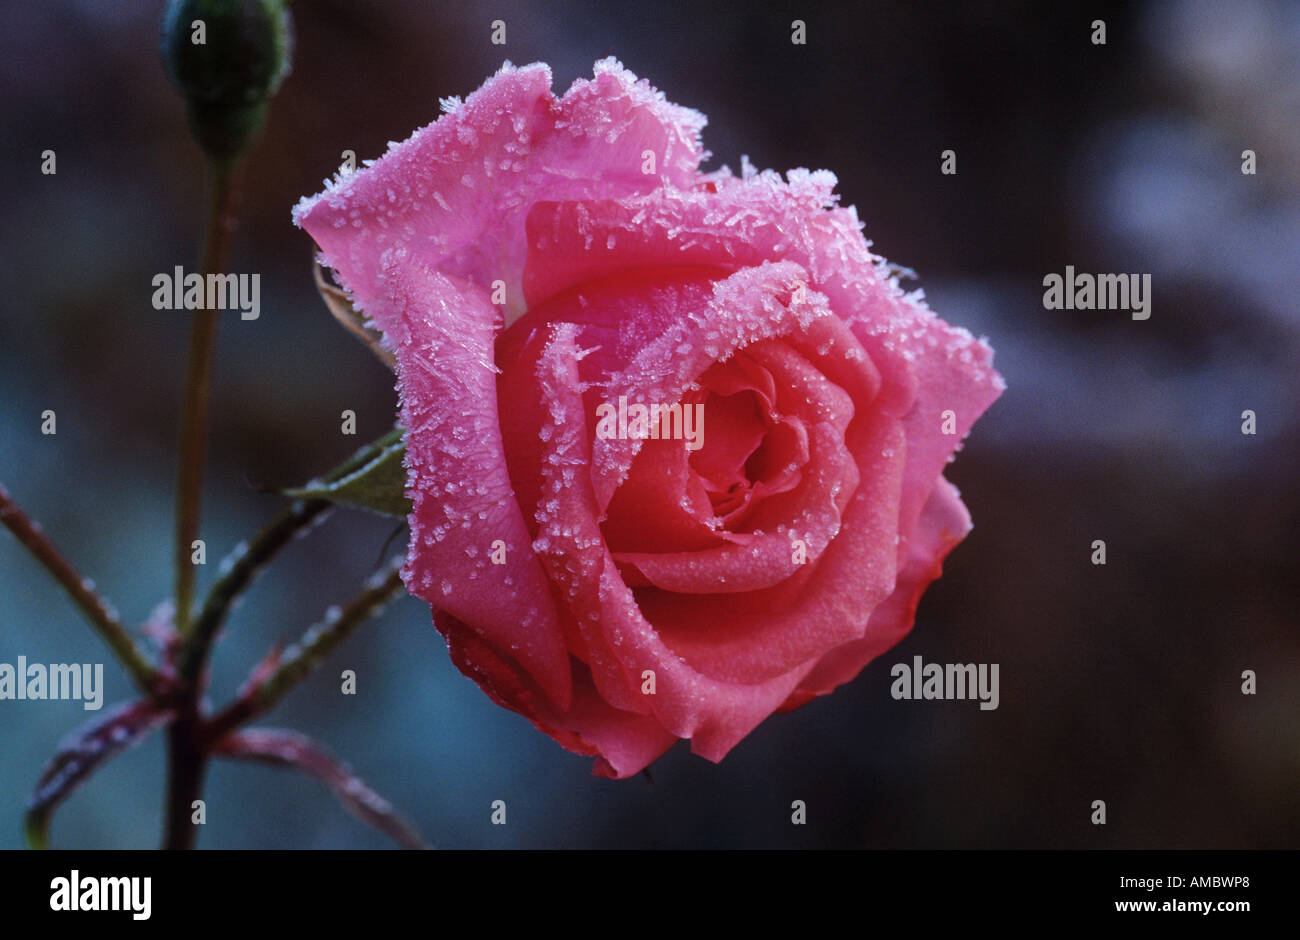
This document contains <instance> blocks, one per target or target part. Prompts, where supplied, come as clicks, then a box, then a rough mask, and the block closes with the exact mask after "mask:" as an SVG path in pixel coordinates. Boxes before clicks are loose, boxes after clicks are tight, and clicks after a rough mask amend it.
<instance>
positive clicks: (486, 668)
mask: <svg viewBox="0 0 1300 940" xmlns="http://www.w3.org/2000/svg"><path fill="white" fill-rule="evenodd" d="M434 623H435V624H436V625H437V627H438V629H439V630H441V631H442V633H443V635H444V636H445V637H446V638H447V648H448V649H449V650H450V651H451V658H452V662H454V663H455V664H456V667H457V668H458V669H460V671H461V672H463V673H465V675H467V676H469V677H470V678H471V679H473V680H474V681H475V682H477V683H478V684H479V686H480V687H481V688H482V689H483V691H485V692H486V693H487V694H488V696H489V697H490V698H491V699H492V700H493V701H494V702H496V703H497V704H498V705H501V706H503V707H505V708H509V709H510V710H511V711H515V712H518V713H519V714H521V715H523V716H524V717H525V718H527V719H528V720H529V721H531V722H532V723H533V725H534V726H535V727H537V729H538V730H540V731H542V732H544V733H546V734H548V735H550V736H551V737H553V738H554V739H555V740H556V741H558V742H559V743H560V744H561V745H562V746H563V747H566V748H568V749H569V750H570V751H573V752H575V753H577V754H585V755H587V756H589V757H595V758H596V763H595V766H594V767H593V768H592V773H594V774H595V775H596V776H598V777H614V778H623V777H630V776H632V775H633V774H635V773H637V772H638V771H640V770H641V769H642V768H644V767H647V766H649V765H650V764H651V763H652V762H653V761H655V760H656V759H657V758H659V757H660V756H661V755H662V754H663V753H664V751H666V750H668V749H669V748H670V747H672V746H673V745H674V744H676V743H677V738H675V737H673V735H671V734H669V733H668V732H667V731H665V730H664V728H663V726H662V725H660V724H659V722H658V721H656V720H655V719H654V718H652V717H650V716H649V715H638V714H634V713H632V712H626V711H620V710H618V709H616V708H612V707H610V705H609V704H608V703H607V702H606V701H605V700H604V699H603V698H601V696H600V695H599V693H597V691H596V690H595V688H594V687H593V686H592V684H591V678H590V677H589V676H588V675H586V670H585V669H583V668H582V667H581V665H579V666H578V667H577V668H576V669H575V670H574V672H575V681H574V688H573V703H572V705H571V706H570V707H569V708H568V709H566V710H565V711H560V710H558V709H557V708H556V707H555V706H554V705H552V704H551V702H550V700H549V699H547V698H546V697H545V696H541V695H538V694H536V692H535V691H534V689H533V687H532V683H531V680H530V679H529V677H528V676H526V675H524V674H522V673H521V672H520V671H519V670H518V668H517V667H516V666H514V665H513V664H512V663H510V662H509V661H508V660H505V659H502V658H501V657H500V656H499V655H498V654H497V652H496V651H495V650H494V649H493V648H492V647H491V646H489V645H487V644H486V643H484V642H483V640H482V639H481V638H480V637H479V636H478V635H477V634H476V633H475V632H474V631H473V630H471V629H470V628H469V627H466V626H465V625H464V624H463V623H461V622H460V621H458V620H456V619H455V618H454V617H450V616H447V615H445V614H439V615H437V616H436V617H435V618H434Z"/></svg>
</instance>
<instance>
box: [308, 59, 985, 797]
mask: <svg viewBox="0 0 1300 940" xmlns="http://www.w3.org/2000/svg"><path fill="white" fill-rule="evenodd" d="M550 85H551V75H550V70H549V69H548V68H547V67H546V66H545V65H530V66H527V67H525V68H519V69H516V68H513V67H511V66H509V65H507V66H506V67H505V68H503V69H502V70H501V71H500V72H499V73H498V74H496V75H495V76H493V77H492V78H491V79H490V80H489V81H488V82H487V83H486V84H485V85H484V86H483V87H482V88H480V89H479V90H478V91H477V92H475V93H474V94H473V95H471V96H470V97H469V100H468V101H466V102H465V103H464V104H460V103H458V102H451V103H450V104H449V105H448V106H447V111H448V113H447V114H446V115H445V116H443V117H442V118H440V119H439V120H438V121H436V122H435V123H433V124H431V125H429V126H428V127H425V128H423V129H421V130H419V131H417V132H416V133H415V134H414V135H412V136H411V137H410V138H409V139H408V140H406V141H405V142H404V143H401V144H397V145H395V146H393V147H392V148H390V150H389V151H388V153H387V154H386V155H385V156H384V157H383V158H382V159H380V160H378V161H376V162H375V163H374V164H373V165H372V166H370V167H368V168H366V169H362V170H359V171H357V172H355V173H352V174H349V175H343V176H341V177H339V178H338V179H336V180H335V181H334V182H333V183H332V184H330V185H329V186H328V188H327V189H326V190H325V192H323V193H321V194H320V195H318V196H315V197H312V198H310V199H305V200H304V201H303V202H302V203H301V204H300V205H299V206H298V207H297V210H296V212H295V219H296V220H297V222H298V223H299V224H300V225H301V226H302V227H303V228H305V229H306V230H307V231H308V232H309V233H311V235H312V236H313V238H315V240H316V242H317V243H318V244H319V245H320V248H321V253H322V257H323V260H324V262H325V263H326V264H328V265H329V266H330V267H332V268H333V269H334V270H335V272H336V273H337V275H338V277H339V279H340V281H341V283H342V284H343V285H344V286H345V287H347V288H348V289H349V290H350V291H351V292H352V294H353V297H354V299H355V301H356V303H357V305H358V306H359V307H360V308H361V309H362V310H363V311H364V312H365V313H366V314H367V315H368V316H370V317H372V318H373V319H374V321H375V323H376V324H377V325H378V327H379V328H380V329H381V330H382V331H383V333H384V335H385V340H386V343H388V344H389V345H390V346H391V348H392V350H393V351H394V352H395V353H396V357H397V365H398V376H399V389H400V392H401V420H402V423H403V425H404V426H405V427H406V428H407V458H406V459H407V468H408V494H409V495H410V497H411V499H412V500H413V503H414V509H413V512H412V513H411V516H410V527H411V541H410V549H409V553H408V558H407V563H406V568H405V571H404V575H405V580H406V584H407V587H408V588H409V590H410V591H411V593H413V594H415V595H417V596H419V597H422V598H424V599H425V600H427V601H429V603H430V604H431V605H432V606H433V608H434V611H435V613H434V622H435V623H436V625H437V627H438V629H439V630H441V631H442V633H443V635H444V636H445V637H446V639H447V644H448V647H449V648H450V651H451V656H452V658H453V660H454V661H455V663H456V665H457V666H458V667H459V668H460V669H461V671H462V672H464V673H465V674H466V675H468V676H469V677H471V678H472V679H474V681H476V682H477V683H478V684H479V685H480V686H481V687H482V688H483V690H484V691H485V692H487V694H488V695H489V696H491V697H492V699H493V700H494V701H496V702H497V703H499V704H501V705H504V706H506V707H507V708H511V709H513V710H515V711H517V712H519V713H520V714H522V715H525V716H526V717H527V718H528V719H529V720H530V721H532V722H533V724H535V725H536V726H537V727H538V728H540V729H541V730H542V731H544V732H546V733H547V734H549V735H551V736H552V737H553V738H555V739H556V740H557V741H559V742H560V743H561V744H562V745H564V746H565V747H566V748H568V749H570V750H572V751H576V752H578V753H580V754H588V755H593V756H595V757H596V763H595V772H596V773H597V774H601V775H605V776H611V777H626V776H628V775H630V774H634V773H636V772H637V771H639V770H641V769H642V768H644V767H645V766H647V765H648V764H649V763H651V762H652V761H653V760H655V759H656V758H657V757H659V755H661V754H662V753H663V752H664V751H665V750H667V749H668V748H669V747H670V746H671V745H672V744H673V742H674V741H676V740H677V739H679V738H690V739H691V742H692V744H691V746H692V750H693V751H694V752H695V753H697V754H700V755H702V756H704V757H706V758H708V759H709V760H713V761H717V760H720V759H721V758H722V757H723V756H724V755H725V754H726V753H727V752H728V751H729V750H731V748H732V747H734V746H735V745H736V744H737V742H739V741H740V740H741V739H742V738H743V737H745V735H747V734H748V733H749V732H750V731H752V730H753V729H754V727H755V726H756V725H758V724H759V722H761V721H762V720H763V719H764V718H766V717H767V716H769V715H771V714H772V713H773V712H775V711H778V710H782V709H789V708H794V707H797V706H799V705H801V704H803V703H804V702H806V701H808V700H809V699H811V698H813V697H814V696H818V695H825V694H826V693H828V692H830V691H831V690H832V689H834V688H835V687H836V686H838V685H840V684H841V683H844V682H847V681H848V680H849V679H852V678H853V677H854V676H855V675H856V674H857V673H858V672H859V671H860V670H861V669H862V668H863V666H865V665H866V664H867V663H868V662H870V661H871V659H872V658H874V657H875V656H878V655H879V654H880V653H882V652H884V651H885V650H887V649H889V648H890V647H891V646H893V645H894V644H895V643H897V642H898V641H899V640H900V639H901V638H902V637H903V636H904V635H905V634H906V633H907V631H908V630H909V629H910V628H911V625H912V620H913V614H914V612H915V610H916V605H917V601H918V600H919V599H920V596H921V593H922V592H923V591H924V590H925V587H926V585H928V584H929V583H930V582H931V581H932V580H933V579H934V578H936V577H938V575H939V573H940V566H941V562H942V560H943V558H944V556H945V555H946V554H947V553H948V551H949V550H950V549H951V548H952V547H953V546H954V545H956V544H957V542H959V541H961V539H962V538H963V537H964V536H965V535H966V533H967V532H968V531H969V530H970V527H971V523H970V517H969V516H968V515H967V512H966V508H965V506H963V505H962V502H961V500H960V499H959V498H958V494H957V491H956V489H954V488H953V486H952V485H951V484H950V483H948V482H947V480H945V479H944V477H943V475H942V471H943V468H944V464H945V463H946V462H947V461H948V460H950V459H951V458H952V455H953V453H954V451H955V450H956V449H957V447H958V443H959V441H960V440H961V439H962V437H963V436H964V435H965V434H966V433H967V431H968V430H969V429H970V427H971V425H972V423H974V421H975V419H976V418H977V417H978V416H979V415H980V414H981V413H982V412H983V411H984V409H985V408H987V407H988V406H989V404H990V403H991V402H992V401H993V400H994V399H995V398H997V396H998V394H999V393H1000V391H1001V390H1002V388H1003V387H1004V386H1003V383H1002V380H1001V378H1000V377H999V376H998V374H997V373H996V372H995V371H994V370H993V368H992V366H991V364H990V363H991V358H992V350H990V349H989V347H988V346H987V345H986V344H985V343H984V342H982V341H977V340H975V339H974V338H973V337H972V336H971V335H970V334H969V333H967V332H966V331H965V330H961V329H956V328H954V327H950V326H948V325H947V324H946V323H944V322H943V321H942V320H939V319H938V318H936V317H935V316H934V315H933V314H932V313H930V311H929V310H928V309H926V307H925V305H924V304H923V303H922V301H921V300H920V299H919V298H918V297H916V296H911V295H906V294H904V293H903V292H902V291H901V290H900V289H899V288H898V286H897V284H896V283H895V282H894V281H893V280H892V279H891V277H890V274H889V271H888V269H887V268H885V267H884V265H883V261H882V259H880V258H879V257H877V256H874V255H872V254H871V253H870V251H869V250H868V247H867V243H866V241H865V240H864V239H863V237H862V234H861V231H860V225H859V223H858V219H857V215H856V213H855V212H854V210H853V209H852V208H848V209H844V208H837V207H836V205H835V203H836V199H837V197H836V196H835V195H833V189H834V186H835V177H834V176H833V175H832V174H831V173H829V172H826V171H819V172H809V171H807V170H792V171H791V172H790V173H789V174H787V178H786V179H784V180H783V179H782V178H781V177H780V176H779V175H778V174H775V173H771V172H764V173H755V172H753V171H752V170H750V169H749V168H748V167H746V172H745V173H744V175H743V177H741V178H737V177H735V176H733V175H732V174H731V173H730V172H729V171H727V170H725V169H724V170H721V171H718V172H714V173H707V174H703V173H701V172H700V171H699V165H700V162H701V160H702V159H703V157H704V156H705V154H704V151H703V149H702V146H701V143H700V131H701V129H702V128H703V126H704V123H705V119H704V116H703V115H701V114H699V113H698V112H696V111H691V110H689V109H686V108H681V107H678V106H676V105H672V104H669V103H668V102H667V101H665V100H664V98H663V96H662V95H661V94H659V93H658V92H656V91H655V90H654V89H653V88H651V87H650V86H649V85H648V84H647V83H646V82H645V81H637V79H636V77H635V76H634V75H632V74H631V73H629V72H628V71H627V70H625V69H624V68H623V67H622V66H621V65H620V64H619V63H617V62H615V61H613V60H611V59H607V60H605V61H602V62H598V63H596V67H595V77H594V79H593V80H591V81H578V82H575V83H574V85H573V87H572V88H570V89H569V91H568V92H567V93H566V94H565V95H564V97H562V98H560V99H556V98H555V97H554V96H553V95H552V94H551V90H550ZM620 398H622V399H624V405H625V406H626V405H634V404H642V405H647V406H648V405H651V404H654V405H660V406H664V407H666V406H669V405H672V404H674V403H678V404H680V405H682V406H683V412H682V413H683V414H688V413H689V414H691V415H693V414H695V413H696V412H697V410H696V408H695V407H694V406H696V405H702V406H703V409H702V415H703V425H702V428H697V429H696V430H697V432H698V431H702V437H697V439H696V440H695V441H694V446H692V442H691V441H689V440H685V439H683V438H682V435H683V434H685V431H684V430H683V431H682V433H681V434H679V435H678V436H677V438H672V437H664V436H661V437H659V438H658V439H646V440H640V439H636V438H635V437H620V436H618V435H611V434H609V433H608V430H609V429H608V427H606V428H605V429H604V432H605V433H599V434H598V433H597V430H598V421H599V420H600V418H599V416H600V414H601V410H600V409H601V406H602V405H611V406H617V404H618V403H619V401H620ZM946 412H951V413H952V414H951V415H947V414H946ZM605 413H608V411H607V410H606V412H605ZM945 424H946V425H947V426H946V427H945ZM675 427H677V425H671V424H665V425H664V426H663V430H664V432H665V435H667V434H669V433H670V432H671V431H672V430H673V428H675ZM945 431H946V432H947V433H945ZM701 445H702V446H701ZM502 561H504V563H500V562H502ZM651 690H653V691H651Z"/></svg>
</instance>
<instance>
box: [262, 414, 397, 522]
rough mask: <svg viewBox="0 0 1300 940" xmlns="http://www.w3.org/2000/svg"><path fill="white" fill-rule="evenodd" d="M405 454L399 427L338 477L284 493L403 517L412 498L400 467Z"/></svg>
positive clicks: (313, 482)
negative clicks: (384, 441) (379, 446)
mask: <svg viewBox="0 0 1300 940" xmlns="http://www.w3.org/2000/svg"><path fill="white" fill-rule="evenodd" d="M405 454H406V444H405V443H404V442H403V441H402V438H401V431H400V430H399V431H396V432H394V433H393V434H392V435H390V436H389V438H387V439H386V443H384V445H383V446H382V447H381V448H380V449H379V451H378V453H377V454H375V455H374V456H373V457H371V458H370V459H369V460H368V461H366V462H365V463H363V464H362V465H361V466H360V467H358V468H357V469H355V470H353V471H351V472H349V473H346V474H344V475H343V476H340V477H338V478H337V479H332V480H329V479H327V480H314V481H312V482H311V483H308V484H307V485H306V486H302V487H299V488H297V489H292V490H285V491H284V495H285V496H292V497H293V498H295V499H324V500H328V501H329V502H331V503H338V504H340V505H343V506H352V507H354V508H356V509H368V510H370V511H371V512H377V513H379V514H380V515H384V516H395V517H397V518H399V519H405V518H406V517H407V516H408V515H410V513H411V501H410V500H409V499H407V498H406V470H405V468H404V467H403V466H402V458H403V456H405Z"/></svg>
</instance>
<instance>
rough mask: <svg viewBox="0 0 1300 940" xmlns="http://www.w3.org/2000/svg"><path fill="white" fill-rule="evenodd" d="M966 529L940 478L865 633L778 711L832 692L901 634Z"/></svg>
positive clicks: (955, 498) (829, 658) (959, 506)
mask: <svg viewBox="0 0 1300 940" xmlns="http://www.w3.org/2000/svg"><path fill="white" fill-rule="evenodd" d="M970 529H971V521H970V514H969V513H968V512H967V511H966V506H965V505H964V504H963V503H962V501H961V498H960V496H959V494H958V493H957V488H956V487H955V486H953V485H952V484H951V483H949V482H948V481H947V480H945V479H944V478H943V477H940V478H939V480H938V482H937V483H936V484H935V487H934V490H933V491H932V493H931V494H930V498H929V499H928V500H927V501H926V503H925V507H924V509H923V510H922V512H921V515H920V518H919V519H918V520H917V524H916V528H915V530H914V531H913V532H912V534H911V537H910V538H908V539H907V540H906V542H905V543H904V545H903V547H904V550H905V553H906V560H905V562H904V563H903V565H902V567H901V568H900V570H899V574H898V585H897V587H895V589H894V592H893V593H892V594H890V596H889V598H888V599H887V600H886V601H885V602H884V603H882V604H880V606H878V607H877V608H876V609H875V610H874V611H872V614H871V620H870V621H869V622H868V624H867V630H866V633H865V635H864V636H863V637H862V639H859V640H853V641H851V642H848V643H844V644H842V645H840V646H837V647H835V648H834V649H832V650H831V651H830V652H828V653H826V654H825V655H823V656H822V657H821V659H820V660H819V661H818V662H817V665H816V666H815V667H814V668H813V669H812V671H810V672H809V673H808V674H807V675H806V676H805V677H804V679H803V681H802V682H800V683H799V688H798V689H797V690H796V691H795V692H794V693H793V694H792V695H791V696H790V700H789V701H787V702H786V703H785V705H783V706H782V711H789V710H791V709H793V708H797V707H799V706H800V705H802V704H804V703H805V702H807V701H809V700H810V699H813V698H816V697H817V696H819V695H826V694H828V693H830V692H832V691H833V690H834V689H835V688H836V687H837V686H840V685H843V684H844V683H845V682H848V681H849V680H850V679H852V678H854V677H855V676H857V674H858V673H859V672H861V671H862V669H863V667H865V666H866V665H867V663H869V662H871V661H872V660H873V659H875V658H876V657H877V656H879V655H881V654H882V653H884V652H885V651H887V650H889V649H890V648H892V647H893V646H895V645H896V644H897V643H899V641H901V640H902V639H903V637H905V636H907V634H908V632H909V631H910V630H911V629H912V623H913V621H914V619H915V616H916V607H917V604H918V603H920V600H921V595H922V594H923V593H924V592H925V589H926V588H927V587H929V585H930V583H931V582H932V581H934V579H935V578H937V577H939V575H940V574H941V573H942V572H943V560H944V558H945V557H946V556H947V554H948V552H950V551H951V550H952V549H953V547H954V546H955V545H957V543H959V542H960V541H961V540H962V539H963V538H965V537H966V534H967V533H968V532H969V531H970Z"/></svg>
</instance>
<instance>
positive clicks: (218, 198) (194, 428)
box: [176, 160, 236, 636]
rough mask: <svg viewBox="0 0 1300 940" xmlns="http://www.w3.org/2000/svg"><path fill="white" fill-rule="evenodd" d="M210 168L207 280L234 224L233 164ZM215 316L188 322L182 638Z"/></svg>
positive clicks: (179, 590) (181, 490) (220, 267)
mask: <svg viewBox="0 0 1300 940" xmlns="http://www.w3.org/2000/svg"><path fill="white" fill-rule="evenodd" d="M210 168H211V176H212V203H211V207H210V209H209V212H208V228H207V235H206V237H205V239H204V246H203V255H202V261H201V263H200V269H201V273H202V275H203V276H204V277H205V278H206V277H207V275H209V274H220V273H223V272H224V271H225V269H226V267H227V266H228V262H229V258H230V245H231V241H232V236H233V234H234V226H235V219H234V204H235V190H236V187H235V174H234V165H233V164H231V163H227V162H222V161H217V160H214V161H212V162H211V164H210ZM219 316H220V311H217V310H210V309H206V308H204V309H201V310H195V311H194V312H193V319H192V321H191V326H190V353H189V366H188V369H187V372H186V379H185V398H184V403H183V405H182V412H181V434H180V446H179V453H180V462H179V465H178V470H177V477H176V629H177V630H178V631H179V632H180V634H181V635H182V636H184V635H186V634H187V633H188V632H189V627H190V614H191V610H190V605H191V603H192V601H193V597H194V564H193V562H192V561H191V553H192V551H193V549H192V547H191V546H192V543H193V541H194V540H195V539H196V538H197V537H198V532H199V514H200V510H201V506H202V490H203V468H204V463H205V461H206V458H207V436H208V435H207V430H208V402H209V397H210V389H211V384H212V356H213V351H214V349H215V348H216V343H217V319H218V317H219Z"/></svg>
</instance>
